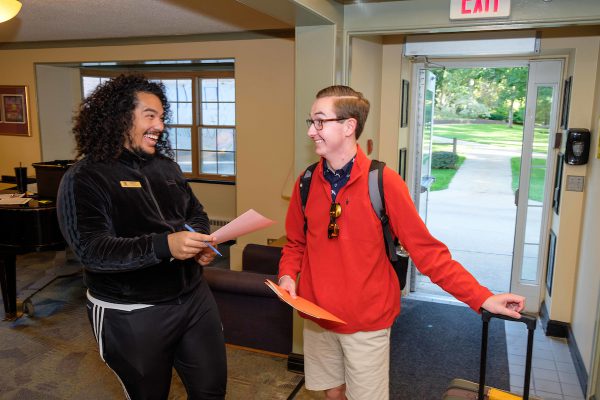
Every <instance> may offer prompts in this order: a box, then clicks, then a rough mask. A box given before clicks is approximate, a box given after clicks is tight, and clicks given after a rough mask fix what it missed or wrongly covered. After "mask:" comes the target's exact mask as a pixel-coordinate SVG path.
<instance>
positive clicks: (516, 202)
mask: <svg viewBox="0 0 600 400" xmlns="http://www.w3.org/2000/svg"><path fill="white" fill-rule="evenodd" d="M518 205H519V189H517V190H515V206H518Z"/></svg>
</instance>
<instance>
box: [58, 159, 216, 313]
mask: <svg viewBox="0 0 600 400" xmlns="http://www.w3.org/2000/svg"><path fill="white" fill-rule="evenodd" d="M57 202H58V220H59V224H60V228H61V231H62V233H63V236H64V238H65V240H66V241H67V243H68V244H69V246H70V247H71V249H72V250H73V251H74V253H75V254H76V255H77V257H78V258H79V259H80V260H81V262H82V264H83V265H84V268H85V269H84V281H85V284H86V285H87V287H88V289H89V291H90V293H91V294H92V296H94V297H96V298H98V299H102V300H106V301H111V302H116V303H143V304H158V303H172V302H178V301H179V299H180V298H181V297H182V296H185V295H186V294H188V293H190V291H191V290H192V289H194V288H195V287H196V286H197V285H198V284H199V283H200V280H201V279H202V267H201V266H200V265H199V264H198V263H196V261H195V260H194V259H193V258H192V259H189V260H186V261H179V260H172V261H171V253H170V251H169V247H168V243H167V235H168V234H169V233H171V232H175V231H180V230H183V225H184V224H185V223H188V224H189V225H191V226H192V227H194V228H195V229H196V230H197V231H198V232H201V233H208V232H209V223H208V217H207V215H206V213H205V212H204V209H203V207H202V205H201V204H200V203H199V202H198V200H197V199H196V197H195V196H194V194H193V193H192V190H191V188H190V186H189V185H188V183H187V181H186V180H185V178H184V176H183V174H182V173H181V169H180V168H179V165H178V164H177V163H175V162H174V161H172V160H170V159H168V158H166V157H164V156H160V155H157V156H155V157H151V158H149V159H143V158H141V157H139V156H138V155H136V154H134V153H132V152H130V151H128V150H124V151H123V153H122V154H121V155H120V156H119V158H118V159H116V160H110V161H104V162H93V161H91V160H90V159H88V158H83V159H82V160H80V161H78V162H77V163H75V164H74V165H72V166H71V167H70V168H69V169H68V170H67V171H66V173H65V175H64V176H63V179H62V181H61V184H60V188H59V191H58V199H57Z"/></svg>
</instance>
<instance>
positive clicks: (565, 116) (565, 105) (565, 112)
mask: <svg viewBox="0 0 600 400" xmlns="http://www.w3.org/2000/svg"><path fill="white" fill-rule="evenodd" d="M572 83H573V77H572V76H570V77H569V78H568V79H567V80H565V87H564V88H563V99H562V100H563V101H562V110H561V117H560V127H561V128H562V129H567V128H568V127H569V106H570V105H571V85H572Z"/></svg>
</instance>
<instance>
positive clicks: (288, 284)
mask: <svg viewBox="0 0 600 400" xmlns="http://www.w3.org/2000/svg"><path fill="white" fill-rule="evenodd" d="M279 287H281V288H282V289H283V290H287V291H288V292H289V294H290V296H292V298H294V299H295V298H296V281H295V280H293V279H292V277H291V276H289V275H284V276H282V277H281V278H279Z"/></svg>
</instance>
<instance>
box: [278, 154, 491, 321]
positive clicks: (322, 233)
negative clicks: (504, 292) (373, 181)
mask: <svg viewBox="0 0 600 400" xmlns="http://www.w3.org/2000/svg"><path fill="white" fill-rule="evenodd" d="M369 165H370V161H369V159H368V158H367V157H366V155H365V154H364V153H363V152H362V150H361V149H360V148H358V153H357V155H356V160H355V162H354V165H353V167H352V171H351V173H350V179H349V180H348V183H346V185H345V186H344V187H343V188H342V189H341V190H340V191H339V193H338V195H337V198H336V202H338V203H340V204H341V206H342V213H341V215H340V217H339V218H338V219H337V220H336V222H337V224H338V226H339V227H340V232H339V236H338V237H337V238H333V239H328V238H327V225H328V224H329V208H330V205H331V191H330V184H329V182H327V181H326V180H325V178H324V177H323V163H322V162H320V163H319V164H318V166H317V167H316V169H315V171H314V174H313V177H312V182H311V185H310V192H309V195H308V200H307V204H306V209H305V212H306V218H307V230H306V234H305V232H304V215H303V213H302V205H301V200H300V192H299V190H298V184H299V180H298V181H297V182H296V185H295V187H294V192H293V194H292V198H291V202H290V207H289V209H288V212H287V217H286V231H287V239H288V243H287V244H286V245H285V247H284V248H283V256H282V258H281V262H280V264H279V277H281V276H283V275H290V276H291V277H292V278H294V279H295V278H296V277H297V275H298V274H299V273H300V281H299V285H298V295H299V296H302V297H304V298H305V299H307V300H310V301H312V302H314V303H315V304H317V305H319V306H321V307H323V308H324V309H326V310H327V311H329V312H331V313H333V314H334V315H336V316H337V317H339V318H341V319H342V320H344V321H346V322H347V325H341V324H338V323H334V322H329V321H325V320H319V319H315V320H314V321H315V322H316V323H318V324H319V325H321V326H322V327H323V328H325V329H329V330H332V331H334V332H338V333H354V332H358V331H374V330H379V329H384V328H388V327H390V326H391V325H392V324H393V322H394V319H395V318H396V316H397V315H398V314H399V312H400V286H399V284H398V278H397V277H396V274H395V272H394V270H393V269H392V266H391V264H390V262H389V260H388V258H387V255H386V252H385V246H384V241H383V233H382V229H381V223H380V222H379V220H378V219H377V215H376V214H375V211H374V210H373V207H372V206H371V200H370V198H369V189H368V172H369ZM383 179H384V185H383V186H384V192H385V206H386V211H387V213H388V216H389V218H390V225H391V228H392V231H393V232H394V234H395V235H396V236H397V237H398V238H399V239H400V242H401V243H402V244H403V245H404V247H405V248H406V250H408V252H409V253H410V257H411V259H412V260H413V262H414V263H415V265H416V266H417V268H418V269H419V271H421V272H422V273H423V274H425V275H427V276H429V277H430V278H431V280H432V281H433V282H434V283H436V284H438V285H439V286H441V287H442V288H443V289H444V290H446V291H447V292H449V293H451V294H452V295H453V296H455V297H456V298H457V299H459V300H460V301H463V302H465V303H466V304H468V305H469V306H470V307H471V308H472V309H474V310H475V311H478V310H479V308H480V307H481V304H482V303H483V302H484V301H485V300H486V299H487V298H488V297H489V296H491V295H492V293H491V292H490V291H489V290H488V289H487V288H485V287H483V286H481V285H480V284H479V283H478V282H477V281H476V280H475V278H474V277H473V276H472V275H471V274H470V273H469V272H468V271H466V270H465V269H464V267H463V266H462V265H460V264H459V263H458V262H456V261H454V260H453V259H452V257H451V255H450V252H449V251H448V248H447V247H446V246H445V245H444V244H443V243H442V242H440V241H438V240H437V239H435V238H434V237H433V236H431V234H430V233H429V231H428V230H427V227H426V226H425V224H424V223H423V221H422V220H421V218H420V216H419V213H418V212H417V210H416V209H415V206H414V204H413V202H412V199H411V197H410V194H409V192H408V188H407V187H406V184H405V183H404V181H403V180H402V178H401V177H400V176H399V175H398V174H397V173H396V172H394V171H392V170H391V169H389V168H387V167H386V168H385V170H384V174H383ZM301 315H302V314H301ZM302 316H303V317H305V318H307V317H308V316H306V315H302Z"/></svg>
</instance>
